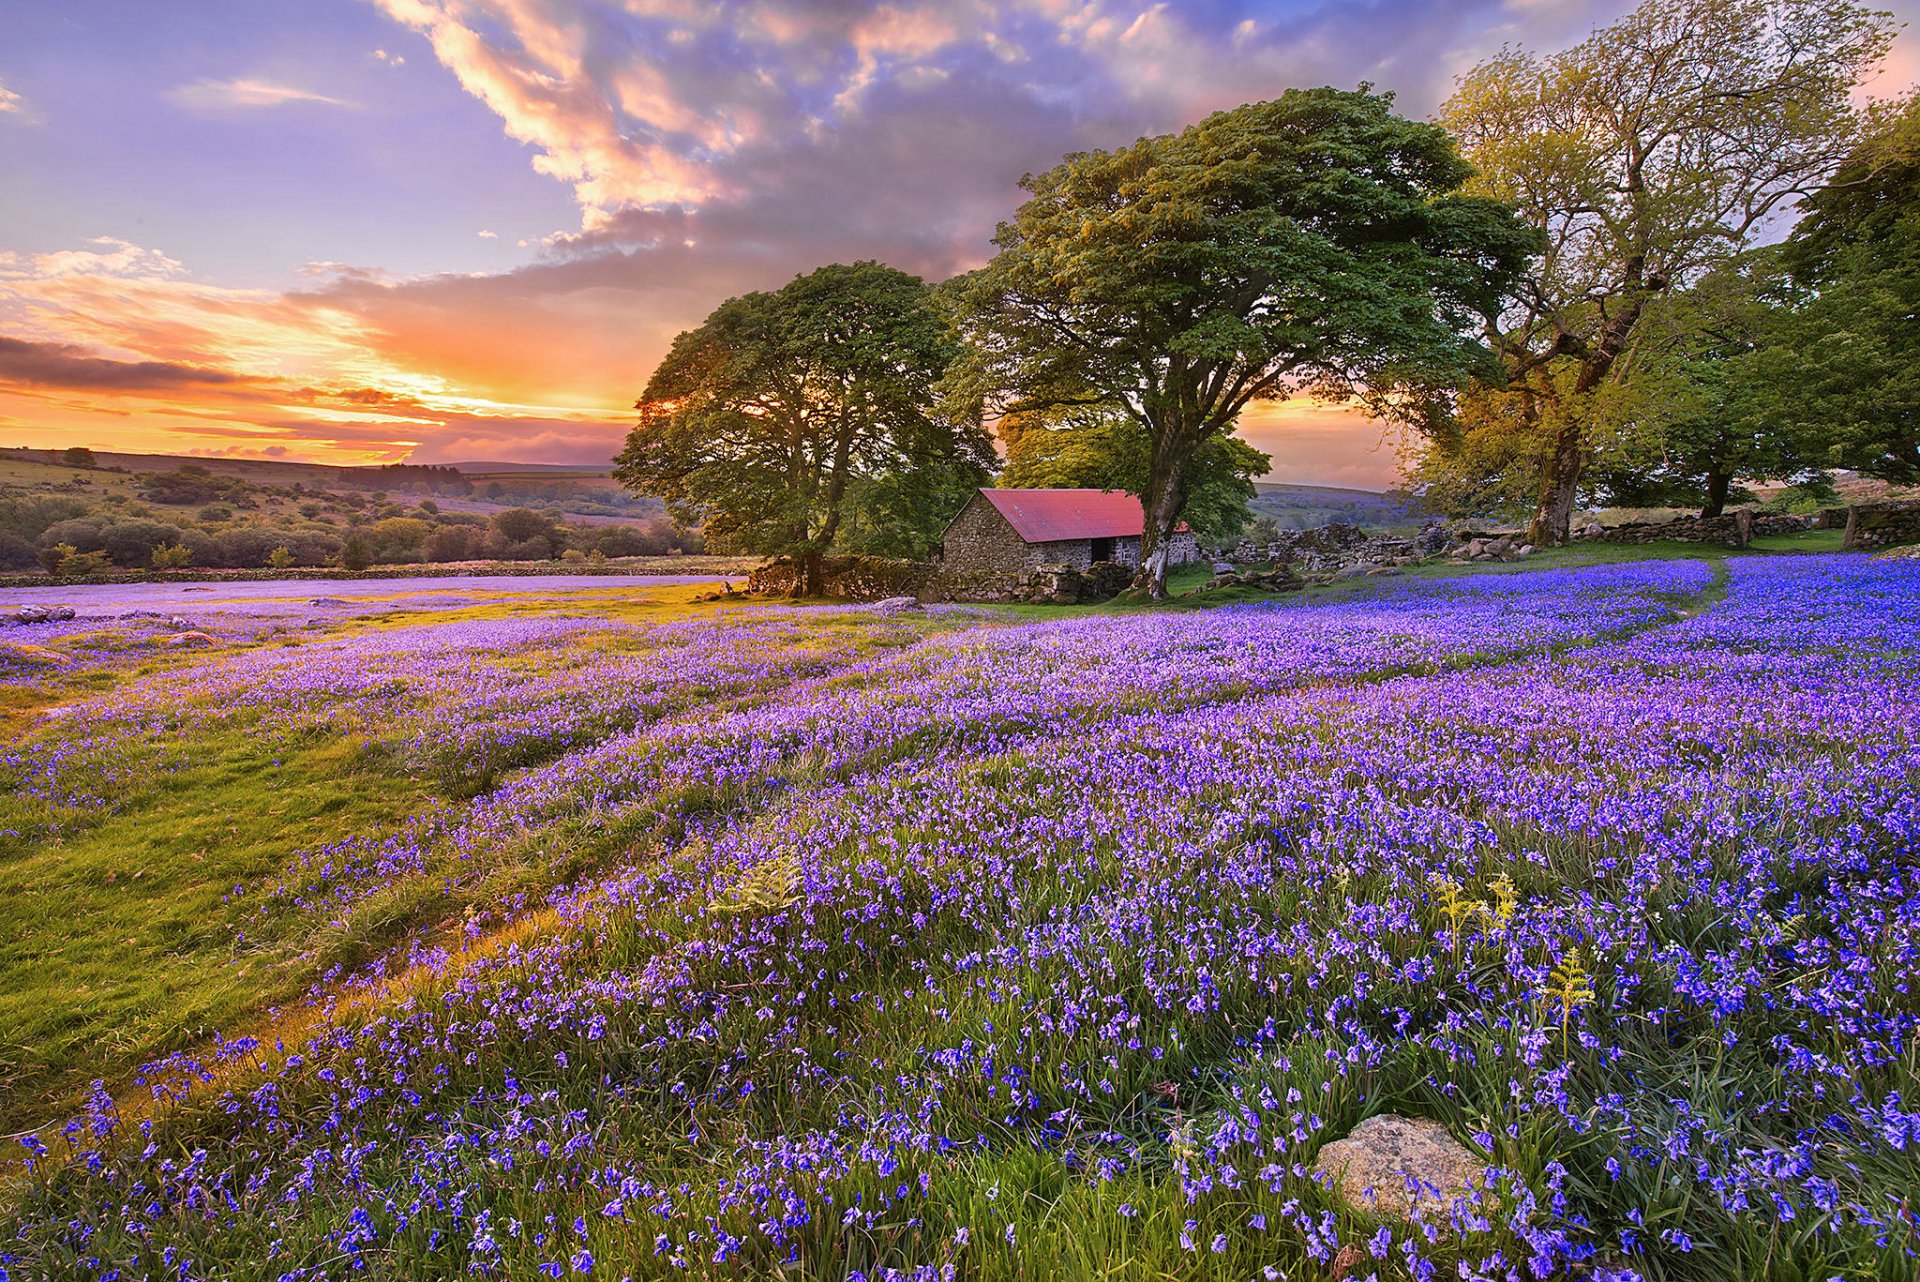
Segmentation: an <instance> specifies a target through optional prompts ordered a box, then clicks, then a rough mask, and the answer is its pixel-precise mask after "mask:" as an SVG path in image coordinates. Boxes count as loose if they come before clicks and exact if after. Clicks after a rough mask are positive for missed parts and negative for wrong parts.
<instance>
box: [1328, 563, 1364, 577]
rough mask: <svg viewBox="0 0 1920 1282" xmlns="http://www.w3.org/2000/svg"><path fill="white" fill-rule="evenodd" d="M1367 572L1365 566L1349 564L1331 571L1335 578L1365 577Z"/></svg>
mask: <svg viewBox="0 0 1920 1282" xmlns="http://www.w3.org/2000/svg"><path fill="white" fill-rule="evenodd" d="M1367 574H1368V570H1367V567H1366V566H1364V565H1349V566H1344V567H1342V568H1341V569H1338V570H1335V571H1334V572H1333V577H1334V578H1335V579H1364V578H1366V577H1367Z"/></svg>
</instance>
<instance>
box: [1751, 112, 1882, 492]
mask: <svg viewBox="0 0 1920 1282" xmlns="http://www.w3.org/2000/svg"><path fill="white" fill-rule="evenodd" d="M1784 253H1785V257H1786V260H1787V262H1788V264H1789V265H1790V266H1791V267H1792V268H1793V270H1794V272H1795V275H1796V276H1797V277H1798V278H1799V280H1800V282H1801V284H1802V285H1803V286H1805V287H1806V290H1807V293H1806V295H1805V296H1804V298H1803V299H1802V301H1801V302H1800V305H1799V306H1797V307H1795V308H1794V309H1793V310H1792V312H1791V313H1790V314H1789V315H1788V316H1787V318H1786V319H1785V321H1784V323H1783V325H1782V327H1781V331H1780V333H1779V334H1778V335H1777V338H1776V341H1775V342H1774V343H1773V344H1772V346H1771V347H1770V348H1769V349H1767V350H1766V351H1764V352H1763V353H1762V354H1761V355H1760V356H1759V357H1758V360H1757V364H1758V366H1759V373H1758V376H1757V377H1758V378H1759V379H1760V380H1762V385H1763V386H1764V387H1765V388H1767V389H1769V390H1770V391H1771V393H1772V400H1771V404H1770V405H1769V406H1768V408H1769V409H1770V411H1771V412H1772V414H1773V415H1774V416H1775V417H1776V418H1777V419H1779V420H1780V421H1782V422H1783V423H1786V424H1788V425H1790V427H1791V429H1792V430H1793V432H1794V433H1795V435H1796V436H1797V437H1798V438H1799V439H1801V440H1802V441H1805V442H1810V443H1812V447H1813V448H1816V449H1817V450H1818V451H1819V454H1820V461H1821V462H1822V463H1824V464H1825V465H1827V466H1831V467H1848V468H1855V469H1858V470H1859V471H1861V472H1863V473H1865V474H1866V475H1868V476H1875V477H1879V478H1881V479H1882V480H1886V481H1891V482H1894V483H1895V484H1899V485H1920V94H1910V95H1909V96H1908V97H1907V98H1906V99H1905V100H1903V101H1902V102H1900V103H1897V104H1887V105H1886V106H1885V107H1884V108H1883V109H1882V110H1881V111H1880V112H1879V113H1878V115H1877V119H1876V120H1875V122H1874V127H1873V128H1872V129H1871V130H1869V131H1868V133H1867V134H1866V136H1865V137H1864V138H1863V139H1862V141H1861V142H1860V144H1859V146H1858V147H1856V148H1855V150H1854V152H1853V153H1852V154H1851V155H1850V156H1849V157H1848V160H1847V163H1846V164H1845V165H1843V166H1842V167H1841V169H1840V171H1839V172H1838V173H1837V174H1836V175H1835V179H1834V182H1833V183H1832V184H1831V185H1830V186H1829V187H1828V188H1827V189H1826V190H1824V191H1822V192H1820V193H1818V194H1816V195H1815V196H1814V197H1812V198H1811V199H1810V200H1809V201H1808V202H1807V213H1806V216H1805V217H1804V218H1803V219H1802V220H1801V222H1800V224H1799V226H1798V227H1797V228H1795V231H1794V235H1793V237H1792V239H1790V240H1789V241H1788V242H1787V244H1786V246H1785V247H1784Z"/></svg>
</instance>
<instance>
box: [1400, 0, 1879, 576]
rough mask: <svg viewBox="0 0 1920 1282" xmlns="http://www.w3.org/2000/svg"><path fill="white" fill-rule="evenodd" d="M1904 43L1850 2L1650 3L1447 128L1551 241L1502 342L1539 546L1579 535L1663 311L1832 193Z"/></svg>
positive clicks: (1529, 65)
mask: <svg viewBox="0 0 1920 1282" xmlns="http://www.w3.org/2000/svg"><path fill="white" fill-rule="evenodd" d="M1892 31H1893V28H1892V25H1891V23H1890V20H1889V18H1888V15H1886V14H1884V13H1878V12H1875V11H1872V10H1869V9H1866V8H1864V7H1863V6H1861V5H1859V4H1857V3H1854V2H1853V0H1647V2H1646V3H1644V4H1642V5H1641V6H1640V8H1638V9H1637V10H1635V11H1634V12H1633V13H1631V14H1629V15H1628V16H1627V17H1625V18H1623V19H1621V20H1620V21H1619V22H1617V23H1615V24H1614V25H1613V26H1611V27H1607V28H1604V29H1602V30H1600V31H1597V32H1595V33H1594V34H1593V35H1592V36H1591V37H1589V38H1588V39H1587V40H1586V41H1584V42H1583V43H1581V44H1580V45H1578V46H1577V47H1575V48H1573V49H1569V50H1566V51H1565V52H1562V53H1557V54H1553V55H1550V56H1547V57H1540V56H1538V55H1535V54H1532V53H1528V52H1526V51H1523V50H1517V49H1507V50H1504V51H1502V52H1501V53H1500V54H1498V55H1496V56H1495V57H1493V58H1491V59H1489V60H1487V61H1486V62H1483V63H1481V64H1480V65H1479V66H1478V67H1475V68H1474V69H1473V70H1472V71H1470V72H1469V73H1467V75H1466V76H1465V77H1463V78H1462V80H1461V82H1460V86H1459V89H1458V90H1457V92H1456V93H1455V94H1454V96H1453V97H1452V98H1451V99H1450V100H1449V101H1448V102H1447V103H1446V105H1445V106H1444V107H1443V108H1442V109H1441V113H1440V120H1441V122H1442V123H1443V124H1444V125H1446V126H1447V127H1448V128H1449V129H1451V130H1452V131H1453V132H1454V133H1455V134H1456V135H1458V136H1459V137H1460V139H1461V141H1462V145H1463V146H1464V147H1465V149H1466V154H1467V158H1468V159H1469V160H1471V161H1472V162H1473V164H1474V166H1475V168H1476V169H1477V170H1478V176H1477V178H1476V180H1475V185H1474V187H1473V190H1476V191H1479V192H1481V193H1483V194H1486V195H1490V196H1494V197H1498V198H1500V199H1502V200H1507V201H1511V202H1512V203H1513V204H1514V205H1515V206H1517V207H1518V208H1519V209H1520V210H1521V211H1522V212H1523V213H1524V215H1525V217H1526V218H1527V220H1528V221H1529V222H1530V223H1531V224H1532V225H1533V226H1534V227H1535V229H1536V230H1537V231H1538V233H1539V236H1540V242H1541V253H1540V254H1539V255H1538V256H1537V257H1536V258H1535V260H1534V261H1533V264H1532V266H1531V268H1530V269H1529V271H1528V273H1527V276H1526V279H1525V281H1524V282H1523V285H1522V288H1521V289H1520V290H1519V291H1517V293H1516V294H1515V295H1514V298H1513V302H1512V304H1511V306H1509V307H1508V308H1507V309H1506V310H1505V311H1504V312H1503V313H1502V314H1501V315H1500V316H1499V317H1498V318H1497V320H1496V321H1495V323H1494V324H1493V325H1492V326H1491V327H1490V329H1489V335H1488V336H1489V339H1490V341H1491V342H1492V343H1493V345H1494V346H1495V348H1496V349H1497V350H1498V351H1499V353H1500V355H1501V357H1502V360H1503V365H1504V367H1505V369H1504V383H1505V385H1506V386H1507V387H1509V388H1511V389H1512V391H1513V394H1514V396H1515V397H1516V399H1515V400H1514V402H1513V405H1512V410H1513V413H1515V414H1518V415H1519V416H1520V423H1521V427H1522V428H1523V430H1524V433H1525V434H1526V435H1527V436H1529V437H1531V438H1532V439H1533V441H1534V442H1535V445H1534V453H1535V461H1534V464H1533V466H1534V469H1535V474H1536V475H1537V476H1538V478H1539V480H1538V484H1539V489H1538V493H1537V497H1536V500H1535V503H1534V513H1533V525H1532V529H1531V531H1530V537H1531V539H1532V541H1533V542H1535V543H1554V542H1561V541H1564V540H1565V539H1566V537H1567V526H1568V520H1569V517H1570V516H1571V514H1572V511H1573V506H1574V501H1575V496H1576V494H1577V492H1578V488H1579V484H1580V480H1581V473H1582V472H1583V470H1584V469H1585V468H1586V467H1587V466H1588V464H1590V463H1591V462H1592V461H1593V458H1594V456H1595V450H1596V445H1597V444H1598V443H1599V441H1600V439H1601V436H1602V435H1603V433H1604V432H1605V430H1606V428H1607V426H1608V425H1609V424H1610V423H1611V422H1613V421H1614V420H1613V418H1612V417H1611V412H1612V410H1613V409H1614V408H1615V406H1612V405H1609V404H1608V401H1609V399H1610V398H1611V397H1612V395H1613V389H1614V388H1615V387H1616V386H1617V385H1618V384H1620V383H1623V382H1625V381H1627V380H1628V379H1629V378H1630V376H1631V373H1632V370H1633V369H1634V364H1633V362H1631V361H1627V360H1625V359H1623V358H1624V357H1625V356H1626V354H1627V353H1628V351H1629V350H1630V349H1631V348H1632V346H1633V344H1634V340H1635V337H1636V335H1637V333H1638V332H1639V329H1640V327H1641V324H1642V322H1643V320H1644V319H1645V318H1646V316H1647V313H1648V307H1649V304H1650V303H1651V302H1652V301H1653V300H1654V299H1656V298H1658V297H1660V296H1662V295H1664V294H1666V293H1667V292H1669V291H1671V290H1674V289H1678V288H1681V287H1683V286H1685V285H1687V284H1689V283H1691V282H1693V281H1694V280H1696V279H1698V278H1699V277H1700V275H1701V274H1703V273H1704V272H1706V271H1707V270H1708V269H1709V268H1711V267H1712V266H1713V265H1714V264H1715V263H1717V262H1720V261H1723V260H1725V259H1726V258H1728V257H1731V256H1733V255H1734V254H1736V253H1738V252H1739V251H1741V250H1742V249H1743V248H1744V247H1746V246H1747V245H1749V244H1750V243H1751V242H1752V241H1753V239H1754V238H1755V237H1756V236H1757V235H1758V234H1759V233H1760V232H1761V231H1762V230H1763V229H1764V227H1765V226H1766V224H1767V222H1768V220H1769V219H1770V218H1771V217H1772V216H1773V215H1774V214H1775V212H1776V211H1777V210H1779V209H1780V208H1781V207H1782V206H1783V205H1784V204H1785V203H1786V202H1788V201H1790V200H1792V199H1794V198H1795V197H1796V196H1797V195H1798V194H1800V193H1802V192H1805V191H1806V190H1808V189H1809V187H1811V186H1816V185H1818V184H1821V183H1823V182H1824V181H1825V180H1826V179H1827V178H1828V176H1829V175H1830V174H1831V173H1832V171H1833V169H1834V167H1835V165H1836V164H1837V163H1838V162H1839V161H1840V159H1841V158H1842V156H1843V155H1844V154H1845V152H1846V150H1847V148H1848V146H1849V145H1850V143H1851V142H1852V140H1853V139H1854V138H1855V137H1856V136H1857V130H1858V119H1857V113H1856V111H1855V109H1854V108H1853V106H1852V105H1851V103H1850V101H1849V94H1850V92H1851V91H1852V89H1853V87H1854V86H1855V85H1857V84H1858V83H1860V81H1861V79H1862V78H1863V77H1864V76H1865V75H1867V74H1869V73H1870V72H1871V71H1872V70H1873V69H1874V67H1875V66H1876V65H1877V64H1878V62H1879V59H1880V57H1881V55H1882V54H1883V53H1884V52H1885V51H1886V48H1887V44H1888V41H1889V40H1890V39H1891V38H1892ZM1496 423H1497V425H1498V427H1499V430H1501V431H1502V432H1507V431H1509V430H1510V428H1511V426H1512V416H1511V415H1504V414H1503V415H1500V416H1497V418H1496ZM1462 426H1463V425H1459V424H1455V425H1453V426H1452V428H1451V429H1450V431H1449V432H1448V433H1441V434H1439V436H1438V439H1439V440H1440V442H1441V445H1442V447H1443V448H1444V447H1445V445H1446V443H1447V442H1448V441H1449V440H1451V441H1452V442H1454V443H1455V444H1456V445H1457V444H1458V443H1459V442H1460V439H1461V438H1460V428H1461V427H1462ZM1465 426H1471V425H1470V424H1468V425H1465ZM1480 453H1481V454H1482V455H1487V456H1492V455H1498V454H1499V453H1501V451H1498V450H1492V451H1480Z"/></svg>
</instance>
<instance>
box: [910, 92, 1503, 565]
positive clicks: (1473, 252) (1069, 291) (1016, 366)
mask: <svg viewBox="0 0 1920 1282" xmlns="http://www.w3.org/2000/svg"><path fill="white" fill-rule="evenodd" d="M1468 174H1469V171H1468V168H1467V166H1466V164H1465V162H1464V161H1463V160H1462V159H1461V158H1460V156H1459V154H1458V152H1457V151H1456V150H1455V148H1454V144H1453V142H1452V140H1451V139H1450V138H1448V137H1447V135H1446V133H1445V132H1444V131H1443V130H1441V129H1439V128H1438V127H1437V126H1434V125H1429V124H1419V123H1416V122H1414V121H1410V120H1407V119H1404V118H1403V117H1400V116H1398V115H1395V114H1394V113H1393V111H1392V110H1391V99H1390V98H1389V97H1386V96H1383V95H1377V94H1373V93H1371V92H1368V91H1367V90H1366V89H1364V88H1363V89H1361V90H1360V91H1358V92H1344V91H1340V90H1335V89H1311V90H1289V91H1288V92H1287V93H1285V94H1284V95H1282V96H1281V97H1280V98H1278V99H1275V100H1274V101H1272V102H1263V103H1253V104H1250V105H1247V106H1243V107H1237V108H1235V109H1234V110H1232V111H1225V112H1220V113H1218V114H1216V115H1213V116H1209V117H1208V118H1207V119H1205V120H1203V121H1201V122H1200V123H1199V124H1196V125H1193V126H1191V127H1190V128H1188V129H1186V130H1183V131H1182V132H1180V133H1178V134H1173V135H1164V136H1159V137H1152V138H1142V139H1141V140H1139V141H1138V142H1136V143H1134V144H1133V145H1132V146H1130V147H1126V148H1123V149H1121V150H1118V151H1112V152H1105V151H1094V152H1085V153H1079V154H1076V155H1072V156H1069V157H1067V159H1066V160H1065V161H1063V162H1062V163H1061V164H1060V165H1059V166H1057V167H1056V168H1054V169H1052V170H1049V171H1048V172H1047V173H1044V174H1040V175H1038V176H1031V175H1030V176H1028V177H1027V178H1025V179H1023V180H1022V186H1024V187H1025V189H1026V190H1027V191H1028V192H1030V193H1031V199H1029V200H1028V201H1027V202H1026V203H1025V204H1023V205H1022V206H1021V207H1020V209H1019V212H1018V213H1017V214H1016V215H1015V216H1014V220H1013V221H1012V222H1011V223H1005V224H1002V225H1001V227H1000V229H999V232H998V234H997V235H996V236H995V237H994V244H995V245H996V246H997V247H998V249H999V252H998V253H997V254H996V255H995V257H994V259H993V260H992V262H991V263H989V264H988V265H987V266H986V267H985V268H983V269H981V270H980V271H978V272H975V273H972V274H971V275H969V276H966V277H963V278H960V279H959V280H958V281H956V282H954V283H953V284H952V285H951V286H950V289H949V294H948V296H949V298H950V300H951V306H952V308H953V312H954V315H955V317H956V320H957V323H958V325H959V327H960V328H961V330H962V332H963V334H964V335H965V336H966V338H967V340H968V349H967V355H966V356H965V357H964V358H963V360H962V361H961V362H960V363H959V365H958V367H957V369H956V374H955V377H954V378H953V379H952V380H951V381H950V384H949V386H950V389H951V394H952V395H953V396H954V397H955V398H956V399H958V400H959V401H960V402H961V403H963V404H969V405H977V406H980V407H982V408H983V409H985V410H986V411H987V412H990V413H1009V412H1011V413H1026V412H1032V411H1043V410H1048V409H1054V408H1059V407H1065V406H1076V405H1083V406H1084V405H1112V406H1115V407H1117V408H1119V409H1120V410H1121V411H1122V412H1123V413H1125V414H1126V416H1127V417H1128V418H1129V419H1131V420H1132V421H1133V422H1135V423H1136V424H1138V426H1139V428H1140V430H1141V431H1142V432H1143V433H1144V434H1145V436H1146V438H1147V441H1148V461H1147V470H1146V483H1145V487H1144V489H1143V491H1142V494H1141V500H1142V505H1143V507H1144V508H1145V512H1146V529H1145V535H1144V537H1143V539H1142V548H1141V551H1142V556H1141V565H1140V571H1139V575H1138V577H1137V578H1136V580H1135V586H1136V588H1137V589H1139V590H1141V591H1144V592H1146V593H1147V594H1149V595H1151V596H1154V597H1163V596H1165V594H1166V568H1167V547H1168V542H1169V540H1170V538H1171V535H1172V533H1173V531H1174V527H1175V525H1176V523H1177V522H1178V521H1179V520H1180V517H1181V514H1182V513H1183V512H1184V510H1185V509H1186V506H1187V502H1188V499H1189V498H1190V497H1191V493H1192V489H1193V481H1194V476H1193V461H1194V456H1195V454H1196V453H1197V452H1198V451H1199V450H1200V449H1201V447H1202V446H1204V445H1205V444H1206V443H1207V442H1208V441H1211V440H1214V439H1216V438H1220V437H1224V436H1226V435H1227V434H1228V433H1229V432H1231V430H1232V428H1233V425H1234V422H1235V420H1236V419H1237V418H1238V416H1239V414H1240V412H1241V411H1242V410H1243V409H1245V408H1246V407H1247V406H1248V405H1249V404H1251V403H1253V402H1254V401H1256V400H1280V399H1284V398H1286V397H1288V396H1290V395H1294V394H1299V393H1308V394H1315V395H1320V396H1325V397H1331V398H1341V399H1345V398H1349V397H1356V396H1357V397H1360V398H1362V399H1363V400H1364V402H1365V403H1366V404H1368V405H1369V406H1370V407H1372V408H1373V409H1375V410H1376V411H1378V412H1383V413H1387V414H1399V413H1403V412H1404V411H1405V410H1406V408H1407V405H1406V402H1405V398H1404V397H1403V395H1402V392H1403V391H1404V389H1406V388H1407V387H1409V386H1416V385H1424V384H1428V383H1432V382H1451V381H1455V380H1457V379H1458V378H1459V377H1460V375H1461V372H1462V371H1463V369H1464V368H1466V367H1467V366H1468V365H1469V364H1471V363H1472V360H1473V358H1474V354H1475V350H1476V344H1474V343H1472V342H1471V341H1469V340H1466V339H1464V338H1463V337H1462V335H1463V333H1464V332H1466V331H1468V330H1471V329H1473V328H1475V327H1476V326H1477V323H1478V322H1477V317H1478V316H1480V315H1481V314H1483V313H1485V312H1488V311H1491V310H1493V309H1494V308H1495V307H1496V306H1497V305H1498V300H1499V298H1500V297H1501V296H1502V295H1503V294H1504V292H1505V291H1506V289H1507V288H1508V287H1509V285H1510V284H1511V282H1512V279H1513V276H1514V273H1515V271H1516V270H1517V269H1518V267H1519V266H1520V264H1521V262H1522V261H1523V260H1524V257H1525V254H1526V252H1527V250H1528V249H1529V247H1530V244H1531V242H1530V240H1529V237H1528V234H1527V232H1526V231H1525V229H1524V228H1522V227H1520V226H1519V225H1518V223H1517V222H1516V221H1515V220H1514V219H1513V218H1512V217H1511V215H1510V214H1509V213H1508V212H1507V211H1506V210H1505V209H1504V208H1502V207H1501V206H1500V205H1499V204H1498V203H1497V202H1495V201H1492V200H1488V199H1484V198H1481V197H1473V196H1464V195H1461V194H1459V191H1458V189H1459V188H1460V186H1461V185H1462V184H1463V183H1464V182H1465V181H1466V179H1467V177H1468Z"/></svg>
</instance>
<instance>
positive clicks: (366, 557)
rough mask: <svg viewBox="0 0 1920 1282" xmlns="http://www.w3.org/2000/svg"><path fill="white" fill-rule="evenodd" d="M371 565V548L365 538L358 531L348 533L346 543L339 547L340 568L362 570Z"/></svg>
mask: <svg viewBox="0 0 1920 1282" xmlns="http://www.w3.org/2000/svg"><path fill="white" fill-rule="evenodd" d="M372 564H373V548H372V547H371V546H370V545H369V544H368V543H367V536H366V535H364V534H362V533H361V532H360V531H359V530H353V531H351V532H349V533H348V535H347V537H346V541H345V542H343V543H342V544H341V545H340V568H341V569H343V570H364V569H366V568H367V567H368V566H370V565H372Z"/></svg>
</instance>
